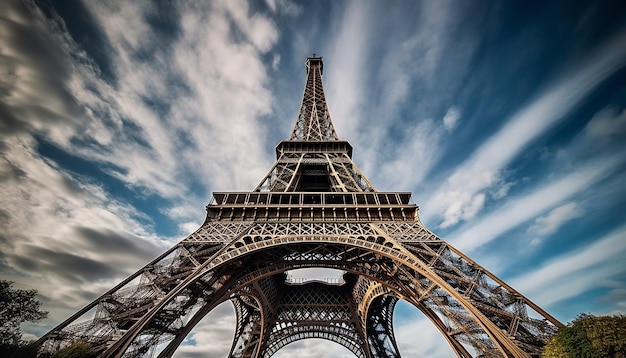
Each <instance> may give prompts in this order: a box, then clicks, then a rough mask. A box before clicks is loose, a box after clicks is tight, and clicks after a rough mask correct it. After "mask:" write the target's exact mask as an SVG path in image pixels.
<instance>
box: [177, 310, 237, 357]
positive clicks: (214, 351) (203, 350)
mask: <svg viewBox="0 0 626 358" xmlns="http://www.w3.org/2000/svg"><path fill="white" fill-rule="evenodd" d="M235 324H236V323H235V309H234V308H233V305H232V303H230V302H224V303H222V304H221V305H219V306H217V307H216V308H215V309H214V310H212V311H211V312H209V314H207V315H206V316H205V317H204V318H203V319H202V320H201V321H200V322H199V323H198V324H197V325H196V327H194V329H193V330H192V331H191V333H190V334H189V335H188V336H187V337H186V339H185V341H183V343H182V344H181V345H180V347H179V348H178V349H177V350H176V353H175V354H174V357H176V358H194V357H199V356H201V357H208V358H221V357H226V356H228V353H229V352H230V348H231V345H232V342H233V337H234V333H235V328H234V327H235Z"/></svg>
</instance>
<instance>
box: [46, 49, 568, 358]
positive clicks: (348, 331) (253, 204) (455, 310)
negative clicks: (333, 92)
mask: <svg viewBox="0 0 626 358" xmlns="http://www.w3.org/2000/svg"><path fill="white" fill-rule="evenodd" d="M322 73H323V62H322V58H321V57H315V55H314V56H313V57H309V58H307V60H306V75H307V77H306V85H305V88H304V95H303V97H302V105H301V107H300V113H299V116H298V118H297V120H296V123H295V126H294V129H293V132H292V134H291V138H290V139H289V140H284V141H281V142H280V143H278V145H277V146H276V158H277V159H276V162H275V164H274V165H273V166H272V168H271V169H270V170H269V172H268V173H267V175H266V176H265V177H264V178H263V179H262V180H261V182H260V184H259V185H258V186H257V187H256V188H255V189H254V190H253V191H250V192H216V193H213V199H212V201H211V203H210V204H209V205H208V206H207V208H206V209H207V216H206V220H205V222H204V224H202V226H201V227H200V228H199V229H198V230H196V231H195V232H194V233H192V234H191V235H189V236H188V237H187V238H185V239H184V240H182V241H181V242H180V243H179V244H177V245H176V246H174V247H172V248H171V249H170V250H168V251H167V252H165V253H163V254H162V255H161V256H159V257H157V258H156V259H154V260H153V261H152V262H150V263H149V264H147V265H146V266H145V267H143V268H142V269H140V270H139V271H137V272H136V273H135V274H133V275H132V276H130V277H128V278H127V279H126V280H124V281H122V282H121V283H120V284H119V285H117V286H116V287H114V288H112V289H111V290H109V291H108V292H106V293H105V294H103V295H102V296H100V297H98V298H97V299H96V300H95V301H93V302H92V303H91V304H89V305H88V306H86V307H85V308H83V309H82V310H80V311H79V312H77V313H76V314H75V315H73V316H72V317H70V318H69V319H67V320H66V321H65V322H63V323H62V324H60V325H59V326H58V327H56V328H54V329H53V330H52V331H50V332H49V333H47V334H46V335H45V336H43V337H42V338H41V339H40V340H39V343H40V355H41V356H50V355H51V354H52V353H53V352H55V351H57V350H58V349H60V348H62V347H66V346H68V345H70V344H71V343H72V342H75V341H82V342H87V343H89V344H90V345H91V349H92V350H93V351H94V352H95V353H97V354H98V356H102V357H146V356H155V355H156V356H158V357H171V356H172V355H173V354H174V352H175V351H176V349H177V348H178V346H179V345H180V344H181V342H182V341H183V339H184V338H185V337H186V336H187V335H188V334H189V333H190V332H191V330H192V329H193V328H194V326H196V324H197V323H198V322H199V321H200V320H201V319H202V318H203V317H205V315H206V314H208V313H209V312H211V310H213V309H214V308H215V307H216V306H217V305H219V304H221V303H223V302H225V301H230V302H232V304H233V305H234V308H235V312H236V327H235V334H234V341H233V344H232V347H231V349H230V354H229V357H246V358H247V357H263V358H267V357H271V356H272V355H273V354H274V353H276V352H277V351H278V350H279V349H281V348H282V347H284V346H286V345H287V344H289V343H292V342H295V341H298V340H302V339H307V338H322V339H326V340H330V341H332V342H336V343H338V344H340V345H342V346H344V347H346V348H347V349H348V350H350V351H351V352H353V353H354V355H355V356H356V357H359V358H374V357H400V352H399V350H398V347H397V344H396V341H395V338H394V331H393V324H392V318H393V310H394V307H395V305H396V303H397V302H398V300H405V301H407V302H409V303H410V304H412V305H414V306H415V307H416V308H418V309H419V310H420V311H421V312H422V313H423V314H424V315H425V316H426V317H428V319H430V321H431V322H432V324H434V325H435V327H436V328H437V329H438V330H439V332H440V333H441V334H442V335H443V336H444V337H445V339H446V340H447V342H448V343H449V344H450V346H451V347H452V350H453V351H454V352H455V353H456V355H457V356H458V357H463V358H465V357H476V356H479V357H537V356H539V354H540V352H541V350H542V348H543V346H544V345H545V344H546V342H547V340H548V339H549V338H550V336H551V335H552V334H553V333H554V332H555V331H556V329H557V328H558V327H560V326H562V324H561V323H559V321H557V320H556V319H555V318H553V317H552V316H550V315H549V314H548V313H547V312H545V311H544V310H543V309H541V308H540V307H538V306H537V305H536V304H534V303H533V302H531V301H530V300H529V299H528V298H526V297H524V296H523V295H522V294H520V293H519V292H517V291H515V290H514V289H513V288H512V287H510V286H509V285H507V284H506V283H505V282H503V281H502V280H500V279H499V278H498V277H496V276H495V275H493V274H492V273H490V272H488V271H487V270H486V269H484V268H483V267H481V266H480V265H478V264H477V263H476V262H474V261H472V260H471V259H470V258H469V257H467V256H466V255H464V254H463V253H461V252H460V251H459V250H457V249H456V248H454V247H452V246H451V245H450V244H448V243H446V242H445V241H443V240H442V239H440V238H439V237H437V236H436V235H435V234H433V233H432V232H430V231H429V230H428V229H426V227H424V225H423V224H422V223H421V222H420V219H419V217H418V215H417V214H418V207H417V205H415V204H412V203H411V193H409V192H379V191H377V190H376V189H375V188H374V186H373V185H372V184H371V183H370V182H369V181H368V180H367V178H366V177H365V176H364V175H363V174H362V173H361V171H360V170H359V169H358V168H357V166H356V165H355V164H354V162H353V161H352V146H351V145H350V144H349V143H348V142H347V141H345V140H341V139H339V137H338V136H337V133H336V131H335V128H334V126H333V123H332V121H331V118H330V114H329V111H328V107H327V104H326V98H325V95H324V88H323V85H322ZM303 268H328V269H335V270H341V271H342V272H343V276H342V279H340V280H335V281H333V280H318V281H315V280H314V281H308V282H302V281H298V280H293V279H290V276H289V275H288V272H289V271H290V270H296V269H303ZM418 335H419V333H418V332H416V336H418ZM157 348H158V349H157Z"/></svg>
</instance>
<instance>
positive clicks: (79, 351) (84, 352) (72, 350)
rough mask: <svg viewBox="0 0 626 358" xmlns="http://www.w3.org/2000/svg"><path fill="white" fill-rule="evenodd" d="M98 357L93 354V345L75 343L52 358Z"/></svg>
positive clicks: (60, 350)
mask: <svg viewBox="0 0 626 358" xmlns="http://www.w3.org/2000/svg"><path fill="white" fill-rule="evenodd" d="M92 357H94V358H95V357H96V354H95V353H92V352H91V345H90V344H89V343H84V342H74V343H72V344H71V345H70V346H69V347H65V348H62V349H59V350H58V351H57V352H56V353H55V354H54V355H53V356H52V358H92Z"/></svg>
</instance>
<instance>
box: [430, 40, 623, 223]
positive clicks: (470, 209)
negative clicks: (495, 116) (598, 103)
mask: <svg viewBox="0 0 626 358" xmlns="http://www.w3.org/2000/svg"><path fill="white" fill-rule="evenodd" d="M624 65H626V33H620V34H619V35H618V36H616V37H615V38H613V39H612V40H611V41H609V42H608V43H605V44H603V46H601V47H600V48H599V49H598V50H597V51H596V52H595V53H593V54H592V55H591V56H589V58H588V61H587V62H586V63H585V64H584V65H583V66H582V67H581V68H578V69H576V70H572V71H570V73H567V74H566V75H564V77H563V79H561V80H560V81H558V82H556V83H554V84H553V85H551V86H549V88H548V90H546V91H545V92H544V93H542V94H541V95H539V96H538V98H537V99H536V100H534V101H533V102H531V103H530V104H528V105H527V106H526V107H524V108H522V109H521V110H519V111H518V112H517V113H516V114H515V115H514V116H513V117H512V118H511V119H510V120H509V121H508V123H507V124H506V125H505V126H504V127H503V128H502V129H501V130H499V131H498V132H497V133H495V134H494V135H493V136H491V137H490V138H489V139H488V140H487V141H486V142H485V143H484V144H483V145H482V146H481V147H480V148H478V149H477V150H476V151H475V152H474V153H473V154H472V155H471V156H470V157H469V158H468V159H467V160H466V161H465V162H464V163H463V164H462V165H461V166H459V167H458V168H456V169H455V170H454V172H453V173H452V174H451V175H450V177H449V178H448V180H447V181H446V182H445V183H444V184H443V185H442V186H441V187H439V188H438V189H437V190H436V191H435V192H434V193H433V195H431V197H430V198H429V199H428V200H427V201H426V207H428V208H429V212H428V217H427V218H426V220H428V218H429V217H442V220H441V222H440V226H441V227H443V228H445V227H449V226H452V225H455V224H457V223H459V222H460V221H461V220H467V219H471V218H473V217H474V216H475V215H476V214H477V213H478V212H479V211H480V210H476V205H475V204H476V203H477V199H478V198H480V196H481V195H484V191H485V190H486V189H489V188H491V187H492V186H494V185H497V184H498V183H500V182H501V181H502V170H503V169H505V168H506V166H507V165H508V164H509V163H510V162H511V161H512V160H513V159H514V158H515V157H516V156H517V155H518V154H519V153H521V151H522V150H523V149H524V148H525V147H526V146H527V145H529V144H530V143H531V142H532V141H533V140H535V139H536V138H537V137H539V136H540V135H541V134H542V133H544V132H545V131H546V130H547V129H549V128H550V127H552V126H553V125H554V124H556V123H557V122H558V121H559V120H561V119H562V118H563V117H564V116H565V115H566V114H567V113H568V112H569V111H571V110H572V109H573V108H574V107H575V106H576V105H578V104H579V102H580V101H581V100H582V99H583V98H584V97H585V96H586V95H588V94H589V93H590V92H591V91H592V90H593V89H594V88H596V86H597V85H598V84H599V83H600V82H601V81H603V80H604V79H606V78H607V77H608V76H610V75H611V74H613V73H615V71H617V70H618V69H620V68H622V67H623V66H624ZM479 201H480V200H479ZM478 209H482V207H480V208H478ZM429 221H430V220H429Z"/></svg>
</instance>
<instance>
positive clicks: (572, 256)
mask: <svg viewBox="0 0 626 358" xmlns="http://www.w3.org/2000/svg"><path fill="white" fill-rule="evenodd" d="M625 255H626V227H624V226H622V227H620V228H618V229H616V230H615V231H612V232H610V233H609V234H607V235H605V236H602V237H598V238H597V239H595V240H593V241H592V242H591V243H590V244H589V245H586V246H584V247H582V248H579V249H577V250H575V251H572V252H567V253H564V254H563V255H560V256H558V257H556V258H554V259H552V260H550V261H549V262H547V263H545V264H543V265H541V266H540V267H538V268H537V269H536V270H533V271H532V272H529V273H526V274H524V275H521V276H518V277H516V278H514V279H512V280H510V283H511V284H512V285H513V287H515V288H516V289H517V290H519V291H520V292H522V293H524V294H525V295H528V296H529V297H533V300H534V301H535V302H537V303H538V304H539V305H541V306H542V307H548V308H549V307H550V306H551V305H554V304H556V303H558V302H560V301H562V300H565V299H568V298H572V297H576V296H578V295H581V294H583V293H585V292H588V291H591V290H593V289H596V288H598V287H601V286H604V285H610V281H609V280H611V278H612V277H615V276H620V275H624V273H625V272H626V267H624V263H623V258H624V256H625ZM546 287H549V288H550V289H549V290H547V289H546Z"/></svg>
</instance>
